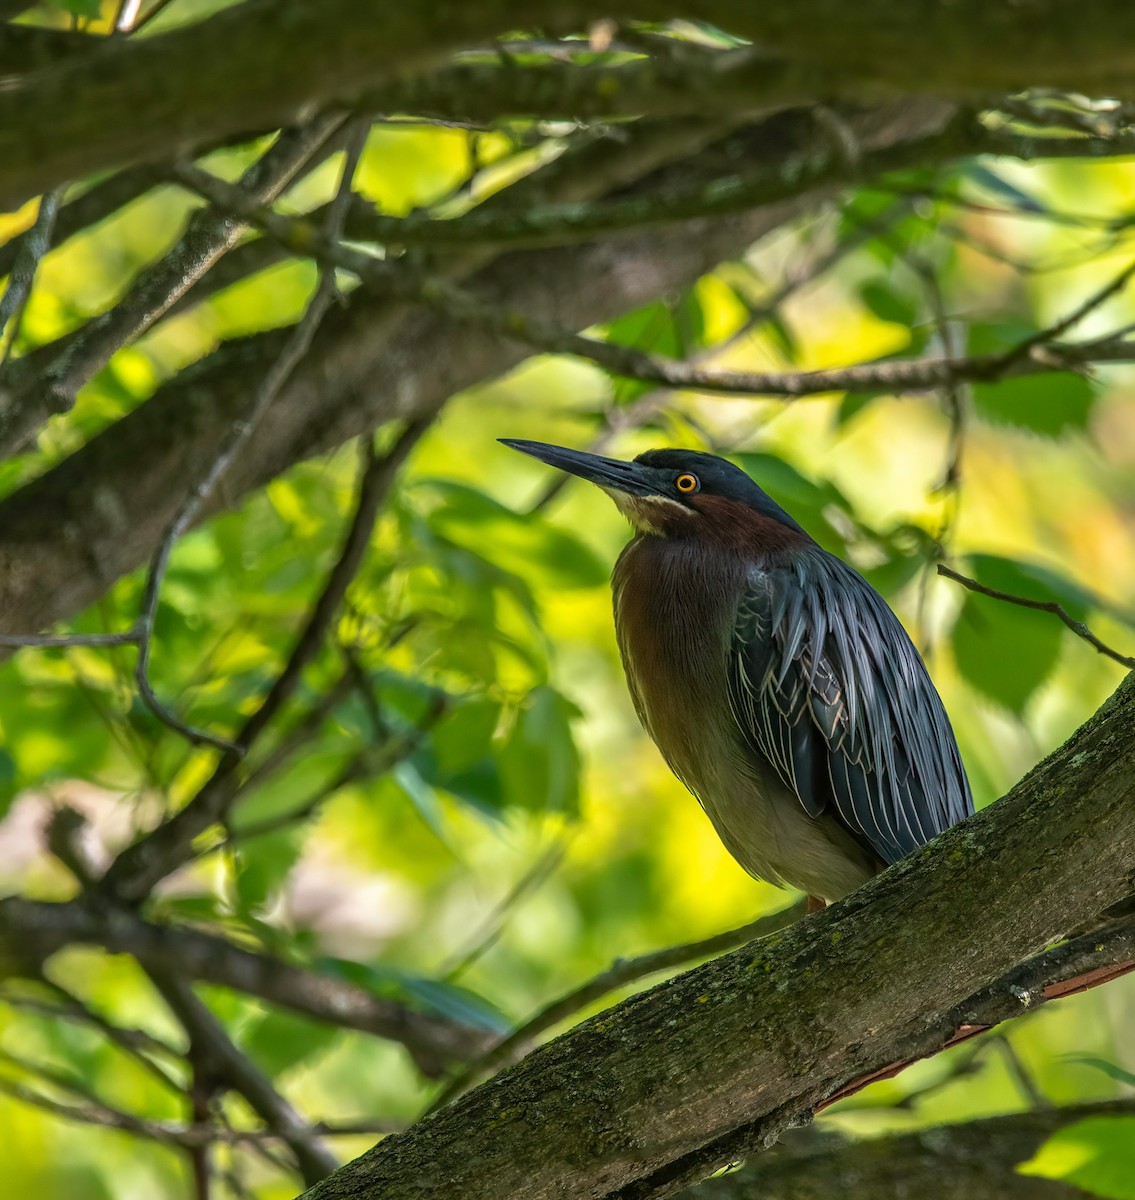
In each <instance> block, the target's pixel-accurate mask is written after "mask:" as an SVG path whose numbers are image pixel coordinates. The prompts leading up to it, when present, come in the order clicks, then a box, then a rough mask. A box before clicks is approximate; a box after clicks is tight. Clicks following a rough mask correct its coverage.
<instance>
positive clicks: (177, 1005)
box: [149, 970, 338, 1185]
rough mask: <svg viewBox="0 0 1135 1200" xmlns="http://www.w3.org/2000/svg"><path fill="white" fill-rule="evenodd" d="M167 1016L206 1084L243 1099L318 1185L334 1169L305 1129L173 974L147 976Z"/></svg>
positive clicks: (334, 1161)
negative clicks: (177, 1023)
mask: <svg viewBox="0 0 1135 1200" xmlns="http://www.w3.org/2000/svg"><path fill="white" fill-rule="evenodd" d="M149 974H150V978H151V979H152V980H153V983H154V986H155V987H156V988H157V989H158V991H159V992H160V993H161V996H162V999H163V1000H165V1002H166V1004H167V1005H168V1006H169V1009H170V1011H171V1012H172V1013H173V1015H174V1016H175V1017H176V1018H177V1019H178V1021H180V1022H181V1024H182V1026H183V1027H184V1029H185V1031H186V1033H187V1034H188V1035H189V1055H190V1058H191V1060H192V1061H193V1062H194V1065H195V1067H196V1069H197V1071H198V1073H199V1075H200V1076H201V1077H202V1078H204V1079H205V1080H207V1081H216V1082H217V1083H220V1084H223V1085H224V1086H225V1087H226V1088H229V1089H231V1090H232V1091H235V1092H237V1093H239V1094H240V1095H241V1096H243V1097H244V1098H245V1099H246V1100H247V1101H248V1103H249V1106H250V1107H251V1108H252V1110H253V1112H255V1113H256V1115H257V1116H258V1117H260V1119H261V1120H262V1121H263V1122H264V1124H265V1125H266V1126H267V1127H268V1128H269V1129H270V1130H271V1131H272V1132H273V1133H275V1134H276V1135H277V1136H278V1137H279V1138H280V1139H281V1140H282V1141H283V1142H284V1143H285V1144H286V1145H287V1147H288V1149H290V1150H291V1152H292V1153H293V1154H294V1155H295V1157H296V1163H297V1164H298V1166H299V1170H300V1175H301V1176H302V1177H303V1181H304V1183H305V1184H308V1185H310V1184H312V1183H316V1182H318V1181H319V1180H320V1179H322V1178H323V1177H324V1176H325V1175H327V1174H328V1173H330V1172H331V1171H333V1170H334V1169H335V1168H336V1166H337V1165H338V1160H337V1159H336V1158H335V1156H334V1155H333V1154H332V1153H331V1152H330V1151H329V1150H328V1149H327V1148H326V1147H325V1146H324V1145H323V1144H322V1142H320V1140H319V1138H318V1137H317V1136H316V1135H315V1134H314V1133H313V1132H312V1130H311V1127H310V1125H309V1124H308V1122H307V1121H305V1120H304V1118H303V1117H301V1116H300V1114H299V1113H298V1112H296V1110H295V1109H294V1108H293V1107H292V1106H291V1105H290V1104H289V1103H288V1102H287V1100H285V1099H284V1097H283V1096H281V1095H280V1093H279V1092H278V1091H276V1089H275V1088H274V1087H273V1086H272V1081H271V1080H270V1079H269V1078H268V1077H267V1076H266V1075H265V1074H264V1073H263V1072H262V1071H260V1070H259V1068H257V1067H256V1066H255V1065H254V1064H253V1062H252V1060H251V1059H249V1058H248V1057H247V1056H246V1055H244V1054H242V1053H241V1052H240V1050H238V1049H237V1047H236V1045H235V1043H234V1042H233V1040H232V1038H230V1037H229V1035H228V1033H227V1032H226V1030H225V1027H224V1026H223V1025H222V1024H221V1023H220V1021H218V1020H217V1018H216V1017H215V1016H213V1014H212V1013H211V1012H210V1011H209V1009H208V1008H207V1007H206V1006H205V1004H204V1003H203V1002H202V1001H201V1000H199V999H198V998H197V996H196V995H194V993H193V989H192V988H191V987H190V986H189V984H187V983H186V982H185V981H184V980H183V979H182V978H181V975H180V974H179V973H174V972H167V971H155V970H151V971H150V972H149Z"/></svg>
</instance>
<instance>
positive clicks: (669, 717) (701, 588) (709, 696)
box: [613, 537, 745, 790]
mask: <svg viewBox="0 0 1135 1200" xmlns="http://www.w3.org/2000/svg"><path fill="white" fill-rule="evenodd" d="M744 573H745V565H744V563H743V562H742V561H741V560H739V559H737V560H735V559H733V558H731V557H729V556H725V555H719V554H714V553H711V554H706V553H704V551H702V550H700V549H699V548H698V547H697V546H696V545H694V544H693V543H686V542H671V541H668V540H666V539H662V538H654V537H646V538H639V539H636V540H635V541H634V542H632V543H631V544H630V545H629V546H628V547H627V549H626V550H625V551H624V552H623V554H622V555H621V557H620V558H619V562H618V564H617V565H616V567H615V574H614V579H613V587H614V599H615V629H616V633H617V635H618V640H619V650H620V653H621V654H622V658H623V665H624V667H625V669H626V674H627V681H628V683H629V685H630V690H631V696H632V698H633V699H634V704H635V708H636V710H637V712H638V714H639V717H640V718H641V720H642V722H643V724H644V725H645V726H646V729H647V732H648V733H649V734H650V736H651V737H652V738H653V739H654V741H655V742H656V743H657V745H658V748H659V749H660V750H661V751H662V753H663V755H664V757H665V758H666V760H667V761H668V762H669V763H670V766H671V767H672V768H673V770H674V771H675V772H676V773H677V774H678V776H679V777H680V778H681V779H682V780H683V781H684V782H685V783H686V784H687V785H688V786H689V787H691V788H694V790H699V788H698V783H699V782H700V778H701V776H702V775H703V774H704V764H705V763H706V762H707V761H713V760H714V759H715V757H718V758H719V756H715V755H714V754H713V751H714V749H716V748H718V747H720V746H721V743H722V742H723V741H726V742H729V743H731V742H732V740H733V739H734V737H735V734H734V731H733V728H732V722H731V720H730V716H729V700H728V679H727V674H726V671H727V664H728V655H729V646H730V641H731V637H732V628H733V618H734V614H735V612H736V609H737V602H738V598H739V596H740V592H741V588H742V586H743V581H744Z"/></svg>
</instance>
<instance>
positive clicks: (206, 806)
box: [100, 419, 429, 903]
mask: <svg viewBox="0 0 1135 1200" xmlns="http://www.w3.org/2000/svg"><path fill="white" fill-rule="evenodd" d="M428 425H429V421H428V420H426V419H422V420H420V421H416V422H414V423H412V424H411V425H409V426H408V427H407V428H406V430H405V431H404V432H403V434H402V436H401V437H400V438H399V439H398V441H397V442H396V443H395V444H394V446H393V447H391V449H390V451H389V452H388V453H386V454H384V455H381V456H378V455H376V454H375V453H374V452H373V449H369V450H368V454H367V457H366V459H365V468H364V470H363V473H362V479H361V482H360V485H359V496H358V500H357V502H356V508H355V515H354V518H353V519H352V521H351V526H350V528H349V529H348V531H347V535H346V537H345V538H344V541H343V547H342V550H341V551H340V554H339V557H338V559H337V560H336V562H335V566H334V567H333V568H332V570H331V572H330V574H329V575H328V577H327V581H326V583H325V584H324V587H323V591H322V592H321V593H320V595H319V597H318V598H317V600H316V602H315V604H314V606H313V607H312V610H311V612H310V614H309V615H308V619H307V622H306V624H305V626H304V628H303V630H302V631H301V633H300V635H299V637H298V638H297V639H296V643H295V646H294V647H293V649H292V652H291V654H290V655H289V657H288V661H287V662H286V663H285V665H284V669H283V670H282V671H281V672H280V674H279V676H277V678H276V680H275V682H274V683H273V684H272V687H271V688H270V689H269V691H268V694H267V695H266V696H265V697H264V699H263V701H262V702H261V704H260V706H259V707H258V708H257V709H256V711H255V712H254V713H253V714H252V715H251V716H250V717H249V718H248V719H247V720H246V721H245V722H244V724H243V726H242V727H241V730H240V732H239V733H238V734H237V736H236V739H235V741H234V742H233V743H232V746H231V747H230V748H228V749H227V751H226V753H225V755H224V756H223V757H222V759H221V761H220V762H219V763H218V764H217V767H216V769H215V770H214V772H213V774H212V776H211V777H210V778H209V780H208V781H207V782H206V783H205V785H204V786H203V787H202V788H201V790H200V791H199V792H198V793H197V795H196V796H195V797H194V798H193V799H192V800H191V801H190V802H189V803H188V804H187V805H186V806H185V807H184V808H183V809H182V810H181V811H180V812H178V813H176V814H175V815H174V816H172V817H171V818H170V819H169V820H168V821H165V822H163V823H162V824H161V825H159V826H158V827H157V828H156V829H155V830H153V832H152V833H150V834H147V835H146V836H145V837H143V838H142V839H141V840H140V841H138V842H135V843H134V844H133V845H132V846H129V847H127V848H126V849H125V850H124V851H123V852H122V853H121V854H120V855H119V856H118V858H117V859H116V860H115V861H114V862H113V863H112V864H111V866H110V868H109V870H108V871H107V872H106V874H105V875H104V876H103V879H102V881H101V885H100V886H101V888H102V889H103V890H105V891H106V892H107V893H108V894H110V895H113V896H115V897H117V898H119V899H123V900H127V901H129V902H133V903H137V902H139V901H140V900H142V899H143V898H144V897H145V896H147V895H148V894H149V893H150V891H151V890H152V889H153V888H154V886H155V885H156V884H157V883H158V882H159V881H160V880H162V879H164V878H165V876H166V875H168V874H169V873H170V872H171V871H173V870H175V869H176V868H177V867H178V866H180V865H181V864H182V863H183V862H185V861H187V860H188V858H189V857H190V856H191V854H192V849H193V841H194V839H195V838H196V837H197V836H198V835H199V834H201V833H203V832H204V831H205V830H206V829H208V828H209V826H210V825H213V824H215V823H216V822H218V821H220V820H221V819H222V818H223V817H224V815H225V814H226V812H227V811H228V808H229V805H230V803H231V801H232V799H233V797H234V796H235V789H234V786H233V783H234V779H233V777H234V774H235V772H236V769H237V767H238V765H239V763H240V760H241V758H243V756H244V755H245V754H246V753H247V752H248V750H249V749H250V748H251V747H252V746H253V745H254V744H255V742H256V740H257V739H258V738H259V737H260V735H261V734H262V733H263V732H264V730H265V728H266V727H267V725H268V723H269V722H270V721H271V720H272V718H273V717H274V716H275V715H276V714H277V713H278V712H279V710H280V708H281V707H282V706H283V705H284V703H285V702H286V701H287V699H288V698H289V696H291V694H292V692H293V691H294V690H295V687H296V685H297V684H298V682H299V678H300V674H301V672H302V671H303V669H304V667H306V666H307V664H308V663H309V662H310V661H311V660H312V658H313V657H314V656H315V655H316V654H317V653H318V651H319V650H320V648H321V646H322V644H323V640H324V638H325V636H326V633H327V630H328V628H329V627H330V623H331V621H332V619H333V618H334V616H335V614H336V613H337V612H338V609H339V605H340V604H341V603H342V600H343V597H344V596H345V595H346V591H347V588H348V587H349V586H350V583H351V581H352V580H353V579H354V577H355V575H356V574H357V572H358V569H359V567H360V566H361V565H362V561H363V556H364V555H365V553H366V550H367V546H368V545H369V542H370V535H371V533H372V531H373V529H374V523H375V521H376V520H377V518H378V512H379V508H380V506H381V504H382V501H383V500H384V499H385V497H386V495H387V493H388V492H389V490H390V486H391V484H392V483H393V482H394V477H395V475H396V474H397V472H398V470H399V469H400V468H401V466H402V464H403V463H404V462H405V460H406V458H407V456H408V455H409V453H410V451H411V449H412V448H413V447H414V446H415V445H416V444H417V441H418V439H419V438H420V437H421V435H422V434H423V433H424V432H425V430H426V428H427V427H428Z"/></svg>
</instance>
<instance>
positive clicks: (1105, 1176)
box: [1017, 1116, 1135, 1200]
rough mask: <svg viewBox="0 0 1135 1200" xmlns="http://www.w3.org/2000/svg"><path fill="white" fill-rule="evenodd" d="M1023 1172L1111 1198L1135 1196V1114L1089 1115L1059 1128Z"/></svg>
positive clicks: (1131, 1198) (1134, 1199) (1134, 1198)
mask: <svg viewBox="0 0 1135 1200" xmlns="http://www.w3.org/2000/svg"><path fill="white" fill-rule="evenodd" d="M1017 1170H1018V1171H1019V1172H1020V1173H1021V1174H1022V1175H1037V1176H1040V1177H1041V1178H1042V1179H1060V1180H1063V1181H1064V1182H1065V1183H1067V1184H1070V1185H1071V1186H1073V1187H1078V1188H1083V1189H1084V1190H1086V1191H1089V1192H1092V1193H1093V1194H1095V1195H1097V1196H1107V1197H1110V1198H1111V1200H1135V1117H1128V1116H1114V1117H1087V1118H1085V1119H1084V1120H1083V1121H1075V1122H1073V1124H1071V1125H1067V1126H1065V1127H1064V1128H1063V1129H1060V1130H1058V1131H1057V1132H1056V1133H1054V1134H1053V1135H1052V1137H1050V1138H1049V1139H1048V1141H1046V1142H1045V1143H1044V1145H1042V1146H1041V1148H1040V1149H1039V1150H1038V1151H1037V1152H1036V1153H1035V1154H1034V1155H1033V1156H1032V1158H1030V1159H1029V1160H1028V1161H1027V1162H1023V1163H1021V1164H1020V1166H1018V1167H1017Z"/></svg>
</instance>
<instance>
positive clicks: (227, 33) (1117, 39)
mask: <svg viewBox="0 0 1135 1200" xmlns="http://www.w3.org/2000/svg"><path fill="white" fill-rule="evenodd" d="M612 15H614V16H616V17H618V18H620V19H626V18H644V19H647V20H658V19H660V18H664V17H665V16H666V15H667V12H666V10H665V9H661V10H660V9H659V7H658V4H657V2H656V0H654V2H650V3H648V2H647V0H621V2H620V4H619V5H618V6H617V7H616V8H615V9H614V10H612V9H611V8H610V7H609V5H608V4H607V3H605V2H604V3H599V2H597V0H545V2H544V3H536V4H533V3H531V2H524V0H495V2H494V3H491V4H468V3H464V2H463V0H456V2H447V3H433V4H428V5H417V6H414V5H402V6H395V7H382V8H379V9H368V10H367V11H366V16H365V19H360V11H359V7H358V5H357V4H356V3H355V2H354V0H325V2H324V3H323V4H319V5H314V4H310V3H305V2H304V0H246V3H243V4H240V5H237V6H235V7H233V8H229V9H226V10H224V11H222V12H221V13H219V14H217V15H216V16H213V17H211V18H209V19H207V20H205V21H202V22H200V23H199V24H196V25H191V26H188V27H186V28H184V29H180V30H177V31H175V32H173V33H169V34H166V35H164V36H161V37H154V38H149V39H143V40H141V41H119V40H111V41H110V44H107V45H103V46H99V47H98V48H97V49H96V50H94V51H92V52H90V53H86V54H79V55H77V56H75V57H74V58H72V59H68V60H66V61H64V62H63V63H61V64H60V65H59V66H57V67H55V68H53V69H50V70H46V71H44V72H42V73H40V74H39V75H37V76H35V77H33V78H31V79H30V80H28V81H27V82H26V83H25V84H24V85H23V86H22V87H19V88H17V89H14V90H12V91H10V92H4V93H0V204H14V203H18V202H20V201H22V200H23V198H24V197H26V196H29V195H33V194H36V193H38V192H43V191H46V190H48V189H50V188H52V187H54V186H56V185H58V184H60V183H63V182H65V181H66V180H68V179H76V178H81V177H82V176H83V175H86V174H89V173H90V172H92V171H96V170H101V169H106V168H108V167H112V166H116V165H121V164H125V163H129V162H135V161H140V160H145V159H148V158H153V157H155V156H160V157H162V158H168V156H169V150H170V147H171V145H173V146H177V147H179V148H181V149H186V148H192V147H193V146H195V145H198V144H200V143H201V142H203V141H206V140H209V139H211V138H215V137H219V136H224V135H225V134H226V133H234V132H237V131H238V130H240V129H247V128H263V129H271V128H278V127H280V126H283V125H287V124H291V123H293V122H294V121H295V120H296V118H297V116H298V115H299V114H300V112H301V111H309V112H310V110H311V108H312V107H313V106H318V105H325V104H329V103H333V102H335V101H340V102H341V101H349V100H352V99H354V98H357V97H359V96H361V95H362V94H364V93H365V92H366V91H367V89H372V88H375V87H380V86H384V85H386V84H389V83H391V82H393V81H396V80H399V79H405V78H407V77H411V76H413V75H417V74H420V73H422V72H423V71H424V70H426V69H428V68H430V67H432V66H435V65H438V64H440V63H442V62H443V61H444V60H445V59H446V57H447V56H448V55H449V54H450V53H451V52H452V51H453V50H456V49H459V48H461V47H468V46H476V45H478V44H480V45H483V44H485V43H486V42H487V41H490V40H491V39H492V38H493V37H494V36H495V35H498V34H501V33H503V32H505V31H507V30H509V29H515V28H519V27H531V26H532V25H533V24H539V25H542V26H543V27H545V28H546V29H548V30H550V31H551V32H562V31H567V30H572V29H581V28H583V27H585V26H586V25H587V24H588V23H589V22H590V21H592V20H596V19H601V18H605V17H610V16H612ZM684 15H685V16H687V17H690V18H702V19H705V20H708V21H711V22H713V23H715V24H717V25H720V26H721V27H723V28H726V29H729V30H730V31H731V32H733V33H736V34H740V35H742V36H746V37H749V38H751V39H753V40H754V41H755V42H757V43H758V44H760V45H761V46H762V47H772V48H774V49H779V50H782V51H786V52H788V54H789V56H791V55H794V54H796V52H798V51H803V53H802V54H801V55H800V58H801V60H802V61H803V62H805V63H808V64H813V66H812V67H809V68H808V69H807V70H806V71H805V72H804V75H805V77H806V78H807V77H809V76H810V77H811V78H815V77H816V70H815V66H816V65H818V67H819V68H820V72H821V74H820V81H821V82H819V83H817V84H814V85H811V86H812V87H814V88H815V89H816V90H815V91H811V90H809V97H808V98H811V99H815V100H820V101H823V100H828V99H830V97H831V95H832V92H833V88H834V87H835V86H836V84H837V83H839V84H842V81H843V80H844V78H845V76H846V73H847V63H848V60H849V57H851V55H849V47H853V48H854V63H855V71H856V73H857V74H858V75H859V77H860V78H862V79H865V80H868V81H869V83H870V89H869V90H870V94H872V95H873V96H875V97H878V95H879V94H880V92H881V91H882V90H883V89H889V90H890V91H891V92H892V93H894V92H895V91H896V90H897V89H906V90H912V91H914V92H915V93H919V94H926V92H927V91H929V90H933V91H934V92H936V93H937V94H939V95H944V94H948V95H954V96H958V95H965V96H971V97H972V96H974V95H976V94H988V93H990V92H993V91H1015V90H1019V89H1020V88H1022V87H1027V86H1033V87H1039V86H1057V87H1059V86H1068V87H1071V88H1073V89H1075V90H1078V91H1092V90H1096V91H1097V92H1098V91H1100V90H1109V89H1119V88H1122V87H1124V86H1127V85H1129V79H1130V62H1129V58H1128V55H1127V52H1126V49H1125V48H1126V46H1127V45H1129V44H1130V42H1131V40H1132V35H1133V33H1135V29H1133V25H1135V13H1133V12H1132V10H1131V9H1130V7H1129V6H1127V5H1125V4H1124V3H1123V0H1082V2H1081V3H1072V2H1071V0H1036V2H1034V3H1032V4H1029V5H1024V6H1022V5H1016V4H1012V3H1010V2H1009V0H997V2H995V3H981V2H980V0H964V2H963V3H960V4H952V5H945V6H940V5H931V6H929V7H927V6H910V7H907V8H901V7H900V8H899V9H896V8H895V7H894V6H893V5H892V4H890V3H889V2H888V0H873V2H872V3H871V4H869V5H866V6H859V5H857V6H852V7H850V8H841V7H840V6H839V5H832V4H831V3H830V2H828V0H809V2H808V3H805V4H797V3H794V2H791V0H776V2H775V3H768V4H761V5H752V4H748V3H741V2H740V0H690V3H688V4H687V5H686V7H685V10H684ZM754 78H755V79H757V80H758V81H759V82H758V84H757V86H758V91H759V94H760V102H761V103H763V104H770V103H771V104H773V105H775V104H776V101H775V100H774V97H773V96H772V95H770V89H769V88H768V86H767V82H766V81H764V80H762V78H761V73H760V72H755V73H754ZM824 80H826V81H827V84H826V86H823V81H824ZM529 90H530V89H529ZM801 90H802V89H801V83H800V71H799V69H796V70H791V69H790V70H789V71H788V73H787V81H786V87H785V92H784V94H783V95H782V96H781V98H780V100H779V104H780V106H781V107H783V106H784V105H786V104H787V103H795V102H799V101H800V100H802V99H804V97H803V96H801V94H800V93H801ZM662 92H663V96H664V102H665V106H666V110H667V111H672V110H673V88H672V86H670V85H666V86H664V87H663V88H662ZM688 94H689V96H690V100H691V105H692V109H691V110H692V111H704V108H705V106H704V103H703V102H699V101H700V98H699V95H698V89H696V88H693V89H690V90H689V93H688ZM498 100H500V98H499V97H498ZM650 100H651V98H650V95H649V94H647V91H645V90H644V91H640V92H639V93H638V94H637V95H636V96H635V98H634V104H635V105H636V109H635V111H638V112H649V111H651V102H650ZM368 103H369V101H368ZM612 107H613V108H616V109H617V108H618V105H617V104H613V105H612ZM691 110H687V111H691ZM498 111H500V110H499V109H498ZM561 111H562V112H563V114H564V115H569V116H570V115H571V109H570V97H569V98H565V100H564V107H563V109H562V110H561Z"/></svg>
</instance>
